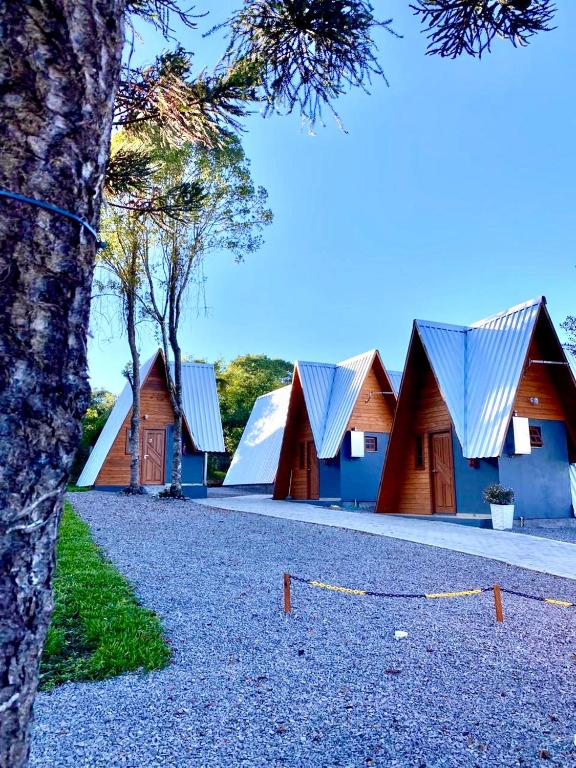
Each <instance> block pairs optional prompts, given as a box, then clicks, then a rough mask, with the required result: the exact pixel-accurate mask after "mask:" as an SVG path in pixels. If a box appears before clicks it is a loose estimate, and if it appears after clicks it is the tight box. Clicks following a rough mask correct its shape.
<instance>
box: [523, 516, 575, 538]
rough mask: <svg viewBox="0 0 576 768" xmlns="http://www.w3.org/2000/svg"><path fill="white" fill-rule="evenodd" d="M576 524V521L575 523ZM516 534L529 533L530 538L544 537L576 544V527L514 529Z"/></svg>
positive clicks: (538, 526)
mask: <svg viewBox="0 0 576 768" xmlns="http://www.w3.org/2000/svg"><path fill="white" fill-rule="evenodd" d="M575 522H576V521H575ZM514 533H527V534H528V535H529V536H542V537H543V538H545V539H556V541H568V542H572V544H576V525H572V524H571V525H566V526H560V525H554V526H550V527H548V526H544V525H529V526H526V527H525V528H519V527H514Z"/></svg>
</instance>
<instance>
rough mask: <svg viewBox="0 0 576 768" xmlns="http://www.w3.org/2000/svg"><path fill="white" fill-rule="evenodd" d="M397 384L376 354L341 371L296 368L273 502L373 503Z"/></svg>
mask: <svg viewBox="0 0 576 768" xmlns="http://www.w3.org/2000/svg"><path fill="white" fill-rule="evenodd" d="M399 379H400V374H397V373H396V374H392V373H388V372H387V371H386V369H385V367H384V364H383V363H382V360H381V357H380V354H379V353H378V351H377V350H372V351H370V352H366V353H365V354H362V355H358V356H357V357H353V358H350V359H348V360H344V361H342V362H341V363H338V364H336V365H332V364H324V363H309V362H301V361H297V362H296V363H295V366H294V375H293V380H292V389H291V392H290V400H289V403H288V411H287V416H286V425H285V429H284V435H283V439H282V446H281V449H280V458H279V462H278V469H277V472H276V480H275V484H274V494H273V496H274V498H275V499H285V498H287V497H290V498H292V499H295V500H296V499H297V500H303V499H310V500H320V501H357V502H364V501H375V499H376V493H377V490H378V483H379V479H380V475H381V471H382V466H383V462H384V456H385V454H386V447H387V444H388V435H389V433H390V429H391V426H392V417H393V415H394V409H395V407H396V388H395V385H397V382H398V381H399Z"/></svg>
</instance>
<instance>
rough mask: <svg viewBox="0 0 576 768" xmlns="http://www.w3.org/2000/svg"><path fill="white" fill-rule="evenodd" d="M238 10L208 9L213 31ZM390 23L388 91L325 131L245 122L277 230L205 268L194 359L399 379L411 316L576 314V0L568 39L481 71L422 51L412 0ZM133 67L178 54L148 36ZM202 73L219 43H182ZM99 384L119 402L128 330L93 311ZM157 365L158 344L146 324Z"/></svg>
mask: <svg viewBox="0 0 576 768" xmlns="http://www.w3.org/2000/svg"><path fill="white" fill-rule="evenodd" d="M239 4H240V2H239V0H232V2H230V0H219V2H218V3H215V2H214V1H213V0H199V2H198V3H197V5H196V8H197V10H201V6H203V8H202V10H203V9H206V10H211V9H213V8H214V7H217V9H218V11H217V14H216V12H214V11H213V12H212V13H211V14H210V17H209V19H207V20H204V21H201V29H202V31H205V30H207V29H208V28H209V27H210V26H211V25H212V24H215V23H217V22H219V21H222V20H223V19H224V18H225V17H226V10H227V9H233V8H235V7H237V6H238V5H239ZM373 4H374V6H375V9H376V11H377V13H378V14H379V15H380V16H381V17H390V16H393V17H394V19H395V25H394V26H395V29H396V30H397V31H398V32H399V33H401V34H402V35H404V37H403V39H402V40H397V39H395V38H393V37H391V36H389V35H383V36H382V37H381V38H380V40H381V61H382V62H383V64H384V68H385V70H386V73H387V76H388V79H389V82H390V87H389V88H387V87H386V86H385V85H384V83H382V82H378V83H375V84H374V86H373V88H372V91H371V94H370V95H366V94H365V93H362V92H361V91H355V92H353V93H351V94H350V95H348V96H346V97H345V98H343V99H342V100H341V101H340V102H339V103H338V105H337V108H338V111H339V113H340V115H341V117H342V120H343V122H344V125H345V128H346V129H347V131H348V132H347V133H343V132H342V131H341V130H340V129H339V128H338V126H337V125H336V124H335V122H334V121H333V120H332V119H331V118H330V116H329V115H328V114H327V115H326V122H327V125H326V127H325V128H322V127H318V128H317V130H316V133H315V135H313V136H311V135H309V134H308V132H307V131H306V129H303V128H302V126H301V123H300V120H299V118H298V117H297V116H296V115H294V116H288V117H272V118H267V119H263V118H262V117H260V116H259V115H254V116H253V117H251V118H250V119H248V120H247V121H246V128H247V132H246V135H245V137H244V140H243V143H244V147H245V150H246V153H247V155H248V157H249V158H250V159H251V161H252V171H253V178H254V181H255V182H256V183H257V184H262V185H263V186H265V187H266V188H267V190H268V192H269V202H270V206H271V208H272V209H273V212H274V216H275V219H274V223H273V224H272V225H271V226H270V227H268V228H267V229H266V230H265V233H264V237H265V243H264V245H263V246H262V248H261V249H260V251H259V252H258V253H256V254H253V255H250V256H249V258H248V259H247V260H246V261H245V262H244V263H242V264H235V263H234V260H233V257H232V255H231V254H228V253H221V254H214V255H213V256H212V257H211V259H210V261H209V262H208V263H207V264H206V269H205V272H206V278H207V281H206V299H207V304H208V306H209V313H208V316H207V317H197V316H196V313H195V312H194V311H191V312H190V313H189V316H188V317H187V318H186V320H185V322H184V323H183V325H182V329H181V345H182V349H183V352H184V353H185V354H187V355H192V356H193V357H196V358H198V357H201V358H206V359H208V360H209V361H212V360H214V359H216V358H224V359H226V360H230V359H232V358H233V357H235V356H237V355H240V354H248V353H252V354H257V353H263V354H267V355H269V356H272V357H282V358H285V359H288V360H294V359H297V358H300V359H304V360H317V361H322V362H336V361H338V360H341V359H343V358H345V357H349V356H351V355H354V354H357V353H360V352H363V351H365V350H368V349H371V348H373V347H377V348H378V349H380V351H381V353H382V356H383V359H384V362H385V364H386V366H387V367H389V368H391V369H400V368H401V367H402V365H403V362H404V357H405V354H406V348H407V344H408V339H409V335H410V331H411V324H412V320H413V319H414V318H423V319H429V320H438V321H444V322H449V323H458V324H467V323H470V322H474V321H475V320H479V319H481V318H483V317H486V316H488V315H491V314H494V313H495V312H498V311H500V310H502V309H505V308H507V307H509V306H512V305H514V304H518V303H520V302H522V301H524V300H527V299H529V298H533V297H535V296H538V295H540V294H544V295H545V296H546V297H547V299H548V308H549V310H550V312H551V315H552V318H553V320H554V321H555V322H556V324H557V325H559V324H560V322H562V320H563V319H564V318H565V317H566V315H567V314H569V313H573V314H574V313H576V295H575V287H576V247H575V246H576V229H575V212H576V206H575V202H576V196H575V187H576V149H575V147H576V106H575V101H574V80H575V77H576V46H574V29H576V3H574V2H570V0H559V3H558V5H559V6H560V8H559V12H558V15H557V18H556V24H557V29H556V30H555V31H553V32H549V33H544V34H541V35H540V36H538V37H535V38H534V39H533V42H532V43H531V45H529V46H528V47H527V48H523V49H522V48H521V49H514V48H512V46H511V45H510V44H508V43H505V42H502V41H496V43H495V45H494V50H493V52H492V54H488V55H486V57H485V58H483V59H482V60H481V61H478V60H474V59H470V58H467V57H462V58H460V59H457V60H455V61H452V60H442V59H439V58H435V57H430V56H426V55H425V47H426V45H425V38H424V36H423V35H422V34H420V29H419V24H418V22H417V20H416V19H415V18H413V17H412V16H411V15H410V13H409V10H408V5H409V3H408V1H407V0H386V1H385V0H373ZM140 32H141V34H142V36H143V37H144V41H143V43H140V44H139V43H138V42H137V43H136V45H137V50H136V52H135V55H134V56H135V60H139V61H146V60H147V58H146V57H148V60H151V59H152V57H153V55H154V53H155V52H156V51H158V50H161V49H162V48H164V47H166V44H164V43H163V42H162V40H161V39H160V38H159V37H158V35H157V34H156V33H154V32H153V31H152V30H150V29H147V28H141V30H140ZM181 39H182V42H183V44H184V45H185V47H186V48H188V49H189V50H193V51H195V52H196V60H197V64H198V66H199V67H202V66H209V65H211V64H213V63H214V62H215V60H216V59H217V57H218V55H219V53H220V52H221V51H222V41H221V39H219V38H216V37H213V38H210V39H209V40H205V39H202V38H201V36H200V34H199V33H198V32H190V31H186V32H184V33H183V34H182V35H181ZM94 321H95V322H94V323H93V329H92V333H93V338H92V339H91V341H90V345H89V364H90V374H91V382H92V386H93V387H106V388H107V389H110V390H111V391H114V392H117V391H119V390H120V389H121V388H122V386H123V385H124V379H123V377H122V375H121V370H122V368H123V367H124V365H125V364H126V362H127V361H128V360H129V349H128V344H127V341H126V338H125V336H124V337H122V336H121V335H120V333H119V330H118V328H117V327H109V325H108V324H107V323H106V322H104V321H103V319H102V318H101V317H99V316H97V315H96V314H94ZM140 345H141V351H142V354H143V356H144V357H146V356H148V355H149V354H151V353H152V351H153V350H154V349H155V347H156V346H157V344H156V342H155V339H154V335H153V331H152V329H151V328H150V327H146V326H142V328H141V329H140Z"/></svg>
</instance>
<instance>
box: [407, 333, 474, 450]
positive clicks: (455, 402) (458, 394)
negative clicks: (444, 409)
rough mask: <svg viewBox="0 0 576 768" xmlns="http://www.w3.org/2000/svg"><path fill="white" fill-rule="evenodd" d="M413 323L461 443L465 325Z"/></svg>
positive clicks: (464, 420) (463, 400) (463, 436)
mask: <svg viewBox="0 0 576 768" xmlns="http://www.w3.org/2000/svg"><path fill="white" fill-rule="evenodd" d="M416 327H417V328H418V333H419V336H420V339H421V340H422V343H423V344H424V348H425V349H426V352H427V354H428V359H429V360H430V363H431V365H432V368H433V370H434V374H435V376H436V381H437V382H438V386H439V387H440V392H441V394H442V397H443V398H444V400H445V402H446V405H447V406H448V410H449V411H450V415H451V416H452V421H453V422H454V428H455V430H456V434H457V435H458V439H459V440H460V442H461V443H462V445H464V440H465V434H466V417H465V394H464V370H465V359H466V328H462V327H461V326H457V325H442V324H441V323H429V322H426V321H424V320H416Z"/></svg>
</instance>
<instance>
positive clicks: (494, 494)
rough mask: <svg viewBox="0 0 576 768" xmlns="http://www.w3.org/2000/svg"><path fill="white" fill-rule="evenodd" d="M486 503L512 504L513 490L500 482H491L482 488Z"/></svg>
mask: <svg viewBox="0 0 576 768" xmlns="http://www.w3.org/2000/svg"><path fill="white" fill-rule="evenodd" d="M482 495H483V497H484V501H485V502H486V504H499V505H500V504H502V505H505V504H513V503H514V491H513V490H512V488H506V487H505V486H503V485H500V483H492V484H491V485H487V486H486V488H484V491H483V493H482Z"/></svg>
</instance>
